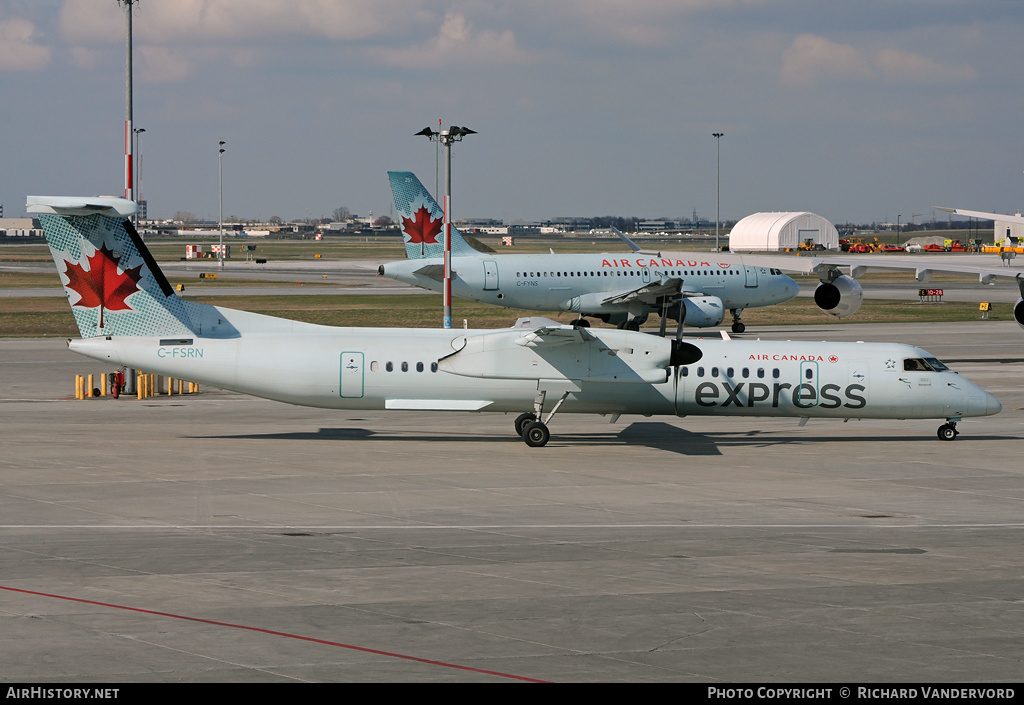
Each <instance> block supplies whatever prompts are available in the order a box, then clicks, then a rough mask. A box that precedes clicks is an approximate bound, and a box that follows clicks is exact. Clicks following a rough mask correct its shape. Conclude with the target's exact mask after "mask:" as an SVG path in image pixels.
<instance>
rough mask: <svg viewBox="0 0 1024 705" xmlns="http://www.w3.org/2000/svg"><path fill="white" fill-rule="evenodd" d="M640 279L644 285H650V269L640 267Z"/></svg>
mask: <svg viewBox="0 0 1024 705" xmlns="http://www.w3.org/2000/svg"><path fill="white" fill-rule="evenodd" d="M640 277H641V278H642V279H643V282H644V284H650V283H651V268H650V267H641V268H640Z"/></svg>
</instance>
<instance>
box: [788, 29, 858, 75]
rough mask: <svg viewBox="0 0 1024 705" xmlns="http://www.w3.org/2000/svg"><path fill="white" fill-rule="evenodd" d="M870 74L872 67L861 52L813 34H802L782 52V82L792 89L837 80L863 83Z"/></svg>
mask: <svg viewBox="0 0 1024 705" xmlns="http://www.w3.org/2000/svg"><path fill="white" fill-rule="evenodd" d="M871 73H872V71H871V65H870V63H869V62H868V61H867V60H866V59H865V58H864V57H863V56H862V55H861V53H860V51H858V50H857V49H855V48H854V47H852V46H849V45H847V44H837V43H835V42H831V41H829V40H828V39H825V38H824V37H818V36H815V35H813V34H801V35H800V36H799V37H797V38H796V39H794V40H793V43H792V44H791V45H790V46H789V48H788V49H786V50H785V51H784V52H783V53H782V80H783V82H784V83H786V84H788V85H791V86H809V85H812V84H814V83H818V82H819V81H825V80H836V79H854V80H864V79H867V78H870V77H871Z"/></svg>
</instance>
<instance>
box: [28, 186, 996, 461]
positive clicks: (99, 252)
mask: <svg viewBox="0 0 1024 705" xmlns="http://www.w3.org/2000/svg"><path fill="white" fill-rule="evenodd" d="M135 210H136V205H135V204H134V203H132V202H131V201H126V200H124V199H120V198H70V197H38V196H29V198H28V211H29V212H30V213H32V214H35V215H38V216H39V219H40V221H41V223H42V226H43V230H44V233H45V235H46V241H47V244H49V246H50V251H51V252H52V254H53V260H54V263H55V264H56V266H57V270H58V271H59V273H60V277H61V282H62V283H63V284H64V288H65V290H66V292H67V295H68V302H69V303H70V305H71V310H72V312H73V313H74V316H75V322H76V323H77V325H78V329H79V332H80V334H81V338H78V339H75V340H69V341H68V347H69V348H70V349H71V350H73V351H74V352H77V353H80V354H82V355H85V356H87V357H90V358H93V359H96V360H100V361H103V362H109V363H111V364H113V365H118V366H122V365H123V366H127V367H132V368H139V369H144V370H146V371H147V372H155V373H159V374H165V375H169V376H173V377H178V378H179V379H188V380H193V381H196V382H200V383H205V384H209V385H213V386H216V387H221V388H224V389H230V390H235V391H238V392H242V393H245V394H252V395H255V396H258V397H264V398H267V399H274V400H277V401H282V402H287V403H290V404H298V405H304V406H315V407H323V408H334V409H407V410H410V409H411V410H420V411H495V412H505V413H517V414H519V417H518V418H517V419H516V422H515V429H516V432H517V433H518V434H519V435H520V436H521V437H522V438H523V440H524V441H525V442H526V443H527V444H528V445H530V446H543V445H545V444H546V443H547V442H548V439H549V438H550V433H549V430H548V425H549V424H550V423H551V420H552V417H553V416H554V415H555V413H556V412H558V411H565V412H576V413H587V414H602V415H610V416H611V417H612V420H613V421H614V420H615V419H617V418H618V417H619V415H621V414H642V415H645V416H650V415H654V414H661V415H674V416H686V415H688V414H694V415H719V414H720V415H741V416H788V417H793V418H798V419H801V423H802V422H803V421H804V420H806V419H808V418H812V417H813V418H818V417H824V418H841V419H849V418H886V419H890V418H891V419H928V418H936V419H944V423H943V424H942V426H940V427H939V430H938V436H939V438H943V439H946V440H952V439H954V438H955V437H956V436H957V429H956V423H957V422H958V421H959V420H960V419H962V418H963V417H967V416H984V415H988V414H995V413H998V412H999V411H1000V409H1001V406H1000V404H999V402H998V401H997V400H996V399H994V398H993V397H992V396H991V395H989V394H988V393H987V392H985V391H984V390H983V389H981V388H980V387H978V386H976V385H974V384H972V383H971V382H970V381H968V380H967V379H964V378H963V377H961V376H960V375H958V374H956V373H955V372H951V371H950V370H948V369H947V368H946V367H945V365H943V364H942V363H941V362H939V361H938V360H937V359H936V358H935V357H934V356H933V355H930V354H929V353H927V352H925V351H924V350H921V349H920V348H916V347H913V346H910V345H899V344H888V343H884V344H883V343H806V342H760V341H739V340H727V339H726V340H699V341H696V342H692V343H691V342H686V341H683V340H679V339H675V338H665V337H661V336H654V335H648V334H645V333H639V332H633V331H627V330H615V329H612V328H594V329H586V328H579V327H574V326H567V325H560V324H558V323H556V322H554V321H551V320H547V319H541V320H536V319H534V320H532V321H531V320H530V319H522V320H520V321H519V322H518V323H517V324H516V326H515V327H513V328H507V329H503V330H452V329H395V328H391V329H388V328H334V327H329V326H321V325H314V324H310V323H301V322H297V321H289V320H283V319H280V318H274V317H271V316H264V315H259V314H254V313H247V312H245V311H238V310H232V309H228V308H221V307H219V306H211V305H206V304H199V303H194V302H191V301H186V300H184V299H180V298H178V296H177V295H176V294H175V292H174V290H173V289H172V288H171V285H170V283H169V282H168V281H167V279H166V278H165V277H164V275H163V273H162V272H161V271H160V268H159V267H158V266H157V264H156V262H155V260H154V259H153V257H152V255H151V254H150V253H149V250H147V249H146V246H145V244H144V243H143V242H142V240H141V239H140V237H139V235H138V233H137V232H136V231H135V228H134V227H133V226H132V224H131V221H130V220H129V219H128V218H129V216H130V215H131V214H132V213H134V212H135ZM581 271H582V270H581ZM453 433H455V431H453Z"/></svg>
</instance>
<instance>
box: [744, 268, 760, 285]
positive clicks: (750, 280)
mask: <svg viewBox="0 0 1024 705" xmlns="http://www.w3.org/2000/svg"><path fill="white" fill-rule="evenodd" d="M743 271H744V272H745V273H746V276H747V278H746V281H745V282H744V283H743V285H744V286H745V287H747V288H748V289H752V288H754V287H756V286H757V268H755V267H750V266H748V265H743Z"/></svg>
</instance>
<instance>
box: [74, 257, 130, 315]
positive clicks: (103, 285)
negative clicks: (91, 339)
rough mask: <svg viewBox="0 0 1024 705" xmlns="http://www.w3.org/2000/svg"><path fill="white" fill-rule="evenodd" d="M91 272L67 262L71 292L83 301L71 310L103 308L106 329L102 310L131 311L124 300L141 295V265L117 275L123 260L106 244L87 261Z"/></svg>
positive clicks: (75, 304)
mask: <svg viewBox="0 0 1024 705" xmlns="http://www.w3.org/2000/svg"><path fill="white" fill-rule="evenodd" d="M88 261H89V271H86V270H85V268H84V267H82V265H80V264H77V263H75V262H67V270H66V271H65V272H64V273H65V274H66V275H67V277H68V284H67V287H68V289H71V290H72V291H74V292H75V293H77V294H78V296H79V297H80V298H79V300H78V301H76V302H75V303H73V304H72V306H81V307H82V308H93V307H95V306H99V307H100V326H102V325H103V309H104V308H106V309H109V310H111V311H131V310H132V307H131V306H129V305H128V304H127V303H126V302H125V299H127V298H128V297H129V296H131V295H132V294H134V293H135V292H136V291H140V289H139V287H138V283H139V279H141V278H142V274H141V273H140V270H141V269H142V265H141V264H140V265H139V266H138V267H133V268H132V269H126V270H124V271H123V272H121V271H118V266H119V265H120V263H121V258H120V257H115V256H114V253H113V252H112V251H111V250H109V249H107V245H106V243H104V244H103V246H102V247H100V249H98V250H96V253H95V254H93V256H92V257H89V258H88Z"/></svg>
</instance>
